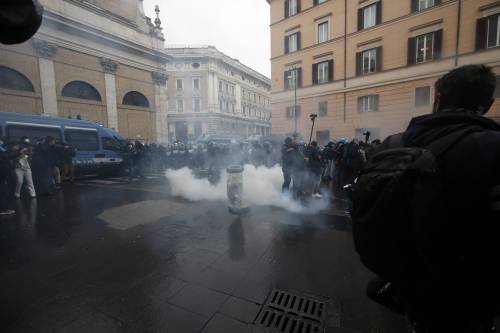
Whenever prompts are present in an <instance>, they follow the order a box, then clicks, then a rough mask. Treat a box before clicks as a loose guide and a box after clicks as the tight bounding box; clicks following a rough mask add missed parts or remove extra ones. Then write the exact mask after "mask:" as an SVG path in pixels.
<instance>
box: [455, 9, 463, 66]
mask: <svg viewBox="0 0 500 333" xmlns="http://www.w3.org/2000/svg"><path fill="white" fill-rule="evenodd" d="M461 21H462V0H458V13H457V38H456V48H455V67H457V66H458V57H459V54H458V53H459V51H460V49H459V45H460V26H461Z"/></svg>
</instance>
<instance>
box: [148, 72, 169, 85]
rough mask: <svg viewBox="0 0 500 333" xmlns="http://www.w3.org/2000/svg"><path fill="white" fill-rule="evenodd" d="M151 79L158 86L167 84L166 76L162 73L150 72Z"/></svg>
mask: <svg viewBox="0 0 500 333" xmlns="http://www.w3.org/2000/svg"><path fill="white" fill-rule="evenodd" d="M151 77H152V78H153V82H154V83H155V84H159V85H162V86H164V85H166V84H167V80H168V75H167V73H164V72H151Z"/></svg>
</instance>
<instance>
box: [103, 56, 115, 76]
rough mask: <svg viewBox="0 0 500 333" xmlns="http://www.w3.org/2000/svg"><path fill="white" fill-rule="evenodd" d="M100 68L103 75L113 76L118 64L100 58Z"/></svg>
mask: <svg viewBox="0 0 500 333" xmlns="http://www.w3.org/2000/svg"><path fill="white" fill-rule="evenodd" d="M101 66H102V69H103V70H104V72H105V73H109V74H115V73H116V69H117V68H118V63H117V62H116V61H114V60H111V59H108V58H101Z"/></svg>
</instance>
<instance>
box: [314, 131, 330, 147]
mask: <svg viewBox="0 0 500 333" xmlns="http://www.w3.org/2000/svg"><path fill="white" fill-rule="evenodd" d="M316 141H317V142H318V144H320V145H325V144H327V143H328V141H330V131H328V130H326V131H316Z"/></svg>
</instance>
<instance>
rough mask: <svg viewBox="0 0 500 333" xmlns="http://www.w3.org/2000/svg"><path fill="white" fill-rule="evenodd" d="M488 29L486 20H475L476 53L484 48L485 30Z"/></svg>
mask: <svg viewBox="0 0 500 333" xmlns="http://www.w3.org/2000/svg"><path fill="white" fill-rule="evenodd" d="M487 28H488V18H487V17H484V18H480V19H479V20H477V26H476V51H477V50H482V49H485V48H486V45H487V44H486V43H487V40H486V37H487V33H486V29H487Z"/></svg>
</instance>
